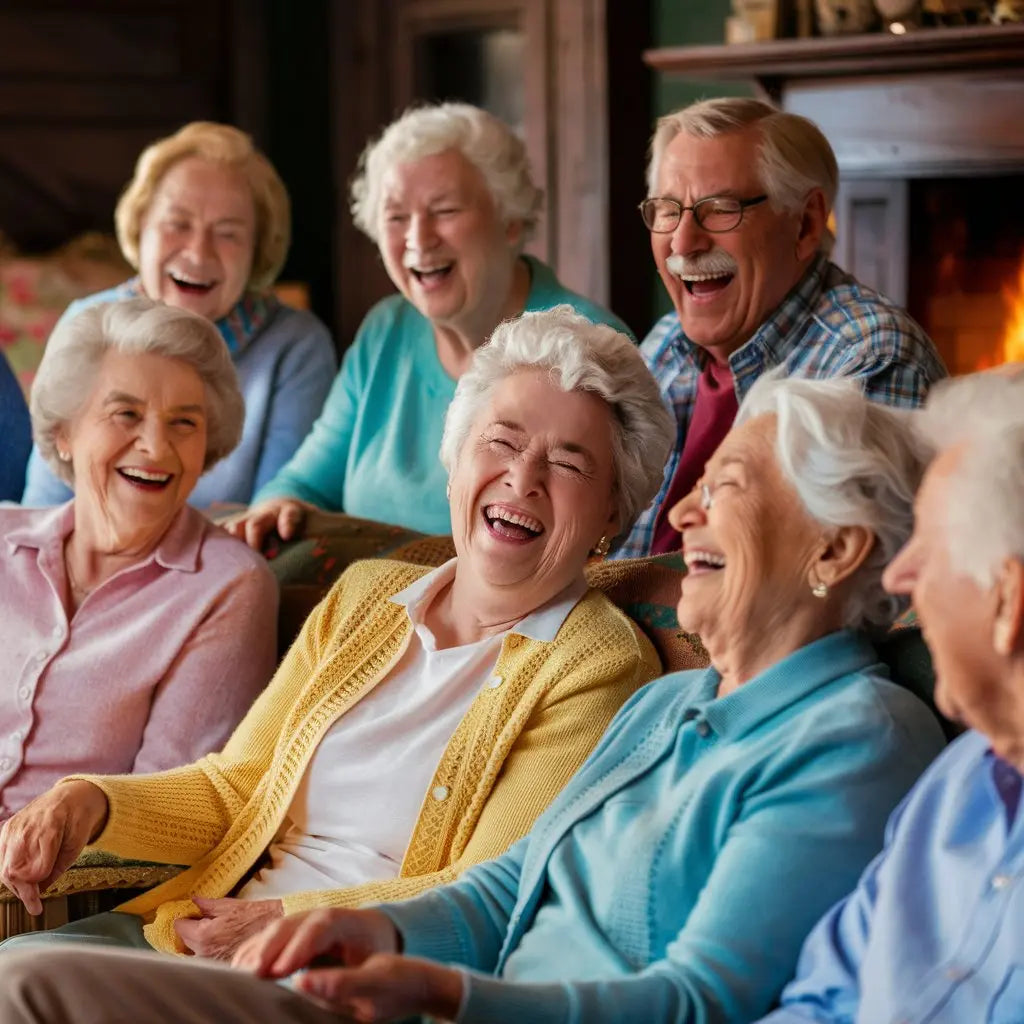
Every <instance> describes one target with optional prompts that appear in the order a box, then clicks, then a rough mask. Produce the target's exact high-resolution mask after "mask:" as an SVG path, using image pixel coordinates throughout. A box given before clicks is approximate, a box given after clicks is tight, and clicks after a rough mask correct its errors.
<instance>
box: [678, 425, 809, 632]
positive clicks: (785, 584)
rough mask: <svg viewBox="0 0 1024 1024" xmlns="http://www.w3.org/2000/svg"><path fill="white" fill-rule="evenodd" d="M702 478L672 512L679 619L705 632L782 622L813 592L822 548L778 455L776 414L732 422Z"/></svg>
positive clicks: (743, 629)
mask: <svg viewBox="0 0 1024 1024" xmlns="http://www.w3.org/2000/svg"><path fill="white" fill-rule="evenodd" d="M702 484H703V485H706V486H707V492H706V494H707V495H708V496H709V497H710V507H709V508H708V507H705V505H706V504H707V501H706V500H705V499H704V498H703V497H702V486H701V485H700V484H699V485H698V486H697V487H696V488H695V489H694V490H693V491H692V492H691V493H690V494H689V495H687V497H685V498H684V499H683V500H682V501H680V502H679V503H678V504H677V505H676V506H675V508H673V509H672V511H671V513H670V522H671V523H672V525H673V526H674V527H675V528H676V529H677V530H679V531H680V532H681V533H682V535H683V558H684V559H685V561H686V568H687V572H686V576H685V577H683V583H682V596H681V597H680V600H679V605H678V609H677V613H678V617H679V624H680V626H682V628H683V629H685V630H688V631H690V632H695V633H700V634H701V635H702V636H703V637H705V639H713V638H714V637H715V636H716V635H718V636H723V635H728V636H732V635H742V636H746V637H749V636H752V635H755V633H756V631H758V630H764V631H766V633H767V631H770V630H771V628H772V624H773V623H774V622H778V621H780V620H781V621H786V620H787V619H789V618H790V617H791V615H792V614H793V613H794V612H795V611H796V609H798V608H800V607H801V606H803V605H804V604H806V603H809V602H813V601H815V600H817V599H816V598H814V597H813V596H812V595H811V592H810V588H809V585H808V577H809V574H810V570H811V566H812V563H813V561H814V558H815V556H816V554H817V553H818V552H819V551H820V550H821V547H822V530H821V527H820V526H819V525H818V524H817V523H816V522H815V521H814V520H813V519H812V518H811V517H810V516H809V515H808V514H807V512H806V511H805V510H804V507H803V505H802V504H801V502H800V499H799V497H798V496H797V494H796V491H795V490H793V488H792V487H791V486H790V485H789V483H788V482H787V481H786V480H785V478H784V477H783V476H782V473H781V471H780V470H779V467H778V463H777V462H776V460H775V417H774V416H773V415H772V416H757V417H754V418H753V419H750V420H747V421H746V422H745V423H743V424H741V425H740V426H738V427H734V428H733V429H732V430H731V431H730V432H729V434H728V435H727V436H726V438H725V440H724V441H723V442H722V444H721V445H720V446H719V448H718V450H717V451H716V452H715V454H714V455H713V456H712V458H711V459H710V461H709V462H708V464H707V466H706V467H705V469H704V476H703V479H702Z"/></svg>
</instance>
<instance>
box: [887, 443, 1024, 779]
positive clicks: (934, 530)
mask: <svg viewBox="0 0 1024 1024" xmlns="http://www.w3.org/2000/svg"><path fill="white" fill-rule="evenodd" d="M963 456H964V449H963V448H962V447H954V448H951V449H948V450H947V451H945V452H943V453H942V454H941V455H939V456H938V458H936V459H935V461H934V462H933V463H932V464H931V466H929V468H928V471H927V473H926V474H925V477H924V480H923V482H922V484H921V489H920V490H919V491H918V495H917V501H916V503H915V517H914V533H913V536H912V537H911V538H910V540H909V541H908V542H907V544H906V545H905V546H904V548H903V549H902V550H901V551H900V552H899V554H898V555H897V556H896V557H895V558H894V559H893V560H892V562H891V563H890V564H889V566H888V568H887V569H886V571H885V576H884V577H883V583H884V584H885V587H886V589H887V590H889V591H891V592H892V593H894V594H907V595H909V596H910V598H911V599H912V601H913V605H914V609H915V610H916V612H917V614H918V618H919V620H920V623H921V629H922V632H923V633H924V636H925V639H926V640H927V642H928V649H929V650H930V651H931V655H932V663H933V665H934V669H935V704H936V706H937V707H938V709H939V710H940V711H941V712H942V713H943V714H944V715H945V716H946V717H947V718H950V719H952V720H953V721H959V722H963V723H964V724H965V725H967V726H969V727H970V728H972V729H978V730H979V731H981V732H983V733H985V734H986V735H987V736H988V737H989V739H990V740H991V742H992V746H993V749H994V750H995V751H996V753H997V754H999V755H1000V756H1001V757H1004V758H1006V759H1007V760H1009V761H1012V762H1013V763H1014V764H1018V765H1019V764H1021V763H1022V761H1024V734H1022V732H1021V728H1020V726H1021V724H1022V723H1024V695H1022V694H1019V693H1017V692H1016V688H1015V687H1014V686H1012V685H1007V682H1008V679H1007V673H1006V670H1005V665H1004V664H1003V661H1002V659H1001V658H1000V657H999V656H998V655H996V653H995V651H994V650H993V646H992V637H993V626H994V622H995V616H996V610H997V605H998V596H997V594H996V590H995V588H994V587H989V588H985V587H981V586H979V585H978V584H977V583H976V582H975V581H974V580H972V579H971V578H970V577H969V576H966V575H964V574H963V573H962V572H960V571H958V569H957V568H956V566H955V565H954V564H953V560H952V559H951V557H950V540H951V537H950V527H949V516H948V508H949V501H950V498H951V495H952V494H953V492H954V490H955V488H956V486H957V482H956V473H957V468H958V465H959V462H960V459H961V458H962V457H963Z"/></svg>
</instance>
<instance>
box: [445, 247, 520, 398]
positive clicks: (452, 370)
mask: <svg viewBox="0 0 1024 1024" xmlns="http://www.w3.org/2000/svg"><path fill="white" fill-rule="evenodd" d="M530 283H531V282H530V267H529V264H528V263H527V262H526V260H524V259H523V258H522V257H521V256H520V257H517V258H516V260H515V262H514V263H513V264H512V267H511V273H510V274H509V280H508V284H507V287H506V288H505V290H504V294H505V298H504V300H503V302H502V303H501V304H500V305H498V306H492V307H490V308H489V309H488V310H486V311H483V312H481V314H480V315H479V316H477V317H475V318H474V319H472V320H466V321H464V322H463V321H458V322H454V321H453V322H452V323H437V322H434V323H433V325H432V326H433V328H434V340H435V342H436V343H437V353H438V356H439V357H440V359H441V365H442V366H443V367H444V368H445V370H446V371H447V373H448V374H449V376H451V377H454V378H455V379H456V380H458V378H459V377H461V376H462V374H463V373H465V371H466V370H467V369H469V364H470V362H471V361H472V359H473V353H474V352H476V350H477V349H478V348H480V346H481V345H484V344H485V343H486V342H487V339H488V338H490V336H491V332H492V331H493V330H494V328H495V327H497V326H498V324H500V323H501V322H502V320H510V319H512V318H513V317H517V316H519V314H520V313H522V311H523V309H524V308H525V307H526V300H527V298H528V297H529V294H530Z"/></svg>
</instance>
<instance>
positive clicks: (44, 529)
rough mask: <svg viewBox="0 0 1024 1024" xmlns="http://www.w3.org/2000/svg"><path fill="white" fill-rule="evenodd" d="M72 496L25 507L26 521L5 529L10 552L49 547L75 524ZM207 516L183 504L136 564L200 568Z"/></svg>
mask: <svg viewBox="0 0 1024 1024" xmlns="http://www.w3.org/2000/svg"><path fill="white" fill-rule="evenodd" d="M74 504H75V503H74V500H72V501H69V502H67V503H65V504H64V505H57V506H56V507H54V508H48V509H40V510H38V511H37V510H35V509H31V510H28V509H26V511H28V512H31V513H33V514H32V515H31V517H30V518H29V520H28V522H26V523H24V524H22V525H21V526H17V527H15V528H14V529H13V530H10V531H8V533H7V537H6V541H7V547H8V550H9V551H10V553H12V554H13V553H14V552H15V551H16V550H17V549H18V548H19V547H23V548H33V549H35V550H37V551H38V550H43V549H51V548H52V547H53V546H54V544H55V542H59V544H61V545H63V543H64V539H65V538H66V537H67V536H68V534H69V533H71V530H72V529H73V528H74V525H75V514H74ZM207 528H208V524H207V521H206V519H205V518H204V517H203V516H202V515H201V514H200V513H199V512H196V511H195V510H194V509H192V508H190V507H189V506H188V505H185V506H183V507H182V508H181V509H180V510H179V511H178V514H177V515H176V516H175V517H174V519H172V520H171V525H170V526H169V527H168V528H167V530H166V531H165V533H164V535H163V537H161V538H160V542H159V544H157V546H156V547H155V548H154V549H153V551H152V552H151V553H150V554H149V556H148V557H147V558H145V559H143V561H142V562H140V563H139V564H138V565H137V566H134V567H133V568H140V567H141V566H143V565H148V564H149V563H150V562H156V563H158V564H159V565H162V566H163V567H164V568H165V569H175V570H177V571H179V572H198V571H199V551H200V547H201V546H202V539H203V537H204V536H205V535H206V530H207Z"/></svg>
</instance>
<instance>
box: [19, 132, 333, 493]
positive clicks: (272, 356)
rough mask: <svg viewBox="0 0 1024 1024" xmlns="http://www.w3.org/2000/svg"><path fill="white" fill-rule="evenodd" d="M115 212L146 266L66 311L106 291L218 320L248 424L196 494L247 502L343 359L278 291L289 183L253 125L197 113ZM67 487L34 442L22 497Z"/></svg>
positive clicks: (315, 323) (312, 414) (104, 297)
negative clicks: (245, 128)
mask: <svg viewBox="0 0 1024 1024" xmlns="http://www.w3.org/2000/svg"><path fill="white" fill-rule="evenodd" d="M114 219H115V223H116V226H117V238H118V241H119V242H120V244H121V250H122V252H123V253H124V255H125V258H126V259H127V260H128V262H129V263H130V264H131V265H132V266H133V267H135V268H136V269H137V270H138V272H139V273H138V276H137V277H134V278H132V279H131V280H130V281H126V282H125V283H124V284H122V285H119V286H118V287H116V288H112V289H110V290H109V291H105V292H98V293H97V294H95V295H91V296H89V297H88V298H85V299H81V300H79V301H78V302H74V303H72V304H71V306H70V307H68V310H67V312H66V313H65V314H64V318H63V320H68V319H70V318H71V317H73V316H74V315H75V314H76V313H77V312H78V311H79V310H82V309H85V308H86V307H88V306H90V305H93V304H94V303H97V302H109V301H111V300H115V299H120V298H125V297H129V296H134V295H147V296H149V298H151V299H159V300H161V301H163V302H166V303H167V304H168V305H170V306H178V307H180V308H181V309H187V310H190V311H191V312H193V313H198V314H199V315H200V316H203V317H205V318H206V319H207V320H209V321H211V322H212V323H213V324H214V325H215V326H216V327H217V329H218V331H220V334H221V337H222V338H223V344H225V345H226V346H227V350H228V352H229V353H230V355H231V360H232V362H233V363H234V364H235V370H236V372H237V374H238V383H239V386H240V387H241V390H242V395H243V397H244V398H245V423H244V426H243V428H242V435H241V438H240V440H239V442H238V444H237V446H236V447H235V448H234V451H233V452H232V453H231V455H230V456H228V457H227V458H225V459H223V460H222V461H221V462H220V463H219V464H218V465H217V467H216V468H215V469H213V470H211V471H210V472H208V473H205V474H204V475H203V476H202V478H201V479H200V480H199V482H198V483H197V484H196V487H195V490H194V491H193V493H192V497H191V499H190V500H191V504H192V505H194V506H196V507H197V508H207V507H209V506H210V505H213V504H215V503H218V502H234V503H241V504H248V503H249V501H250V500H251V499H252V496H253V494H254V492H255V491H256V490H257V489H258V488H260V487H262V486H263V485H264V484H265V483H267V481H269V480H270V479H271V478H272V477H273V476H274V475H275V474H276V473H277V471H278V470H279V469H280V468H281V467H282V466H283V465H284V464H285V463H286V462H287V461H288V459H290V458H291V456H292V455H293V454H294V452H295V450H296V448H298V447H299V445H300V444H301V443H302V440H303V439H304V438H305V436H306V435H307V434H308V433H309V429H310V427H311V426H312V424H313V421H314V420H315V419H316V417H317V415H318V414H319V412H320V409H321V407H322V406H323V402H324V398H325V397H326V396H327V392H328V389H329V387H330V381H331V378H332V377H333V375H334V371H335V368H336V365H337V362H336V358H335V353H334V345H333V342H332V340H331V336H330V334H329V333H328V331H327V329H326V328H325V327H324V325H323V324H322V323H321V322H320V321H319V320H318V319H317V318H316V317H315V316H313V315H312V314H311V313H307V312H304V311H301V310H297V309H290V308H289V307H288V306H285V305H283V304H282V303H280V302H279V301H278V300H277V299H276V298H275V297H274V295H273V293H272V292H271V291H270V288H271V286H272V285H273V283H274V281H275V280H276V279H277V275H278V274H279V273H280V272H281V267H282V266H283V265H284V260H285V256H286V255H287V252H288V243H289V238H290V235H291V212H290V206H289V201H288V193H287V191H286V189H285V187H284V184H283V182H282V181H281V179H280V178H279V177H278V174H277V172H276V171H275V170H274V168H273V166H272V165H271V164H270V162H269V161H268V160H267V158H266V157H265V156H264V155H263V154H262V153H260V152H259V151H258V150H256V149H255V148H254V147H253V144H252V140H251V139H250V138H249V136H248V135H246V134H245V133H244V132H240V131H239V130H238V129H237V128H232V127H230V126H229V125H224V124H213V123H210V122H208V121H195V122H193V123H192V124H188V125H186V126H185V127H184V128H182V129H181V130H180V131H178V132H176V133H175V134H174V135H171V136H169V137H168V138H165V139H161V140H159V141H158V142H155V143H153V145H151V146H149V147H148V148H147V149H145V150H144V151H143V152H142V155H141V156H140V157H139V161H138V163H137V164H136V165H135V175H134V177H133V178H132V180H131V182H130V183H129V184H128V187H127V188H126V189H125V192H124V195H123V196H122V197H121V200H120V202H118V204H117V210H116V213H115V215H114ZM62 322H63V321H62ZM70 496H71V495H70V492H69V491H68V490H67V488H66V487H64V486H63V484H62V483H61V482H60V480H59V479H58V478H57V477H56V476H55V475H54V474H53V473H51V472H50V470H49V468H48V467H47V466H46V463H45V460H44V459H42V457H41V455H40V453H39V452H35V453H34V454H33V456H32V459H31V460H30V462H29V470H28V480H27V483H26V486H25V493H24V496H23V497H22V501H23V503H24V504H26V505H53V504H56V503H58V502H62V501H65V500H66V499H67V498H69V497H70Z"/></svg>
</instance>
